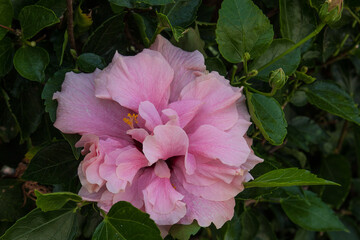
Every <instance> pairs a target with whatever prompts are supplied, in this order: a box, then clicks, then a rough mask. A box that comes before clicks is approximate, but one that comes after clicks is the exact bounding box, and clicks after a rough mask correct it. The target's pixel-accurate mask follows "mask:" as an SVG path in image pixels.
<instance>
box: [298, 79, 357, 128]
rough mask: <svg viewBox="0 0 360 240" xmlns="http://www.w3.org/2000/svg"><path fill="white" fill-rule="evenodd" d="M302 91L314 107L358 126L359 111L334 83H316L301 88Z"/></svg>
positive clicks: (345, 93) (348, 96) (347, 95)
mask: <svg viewBox="0 0 360 240" xmlns="http://www.w3.org/2000/svg"><path fill="white" fill-rule="evenodd" d="M303 91H305V93H306V95H307V97H308V100H309V102H310V103H311V104H313V105H315V106H316V107H318V108H320V109H322V110H325V111H327V112H329V113H332V114H334V115H337V116H339V117H342V118H344V119H346V120H348V121H351V122H354V123H356V124H358V125H360V116H359V109H358V108H357V107H356V106H355V103H354V100H353V99H352V98H351V97H350V95H349V94H348V93H347V92H345V91H344V90H343V89H341V88H340V87H338V86H337V85H335V84H334V83H330V82H323V81H316V82H314V83H313V84H311V85H307V86H305V87H303Z"/></svg>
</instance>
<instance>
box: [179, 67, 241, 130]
mask: <svg viewBox="0 0 360 240" xmlns="http://www.w3.org/2000/svg"><path fill="white" fill-rule="evenodd" d="M240 91H241V90H240V89H237V91H235V90H234V89H233V88H232V87H231V86H230V84H229V83H228V81H227V80H225V79H224V78H223V77H221V76H220V75H218V74H215V73H209V74H206V75H203V76H200V77H198V78H196V79H195V81H192V82H190V83H189V84H188V85H186V86H185V87H184V89H183V90H182V91H181V94H180V99H181V101H183V100H192V101H194V100H197V101H201V102H202V103H203V104H202V105H201V107H200V109H199V110H198V111H197V114H196V118H194V119H192V121H191V122H190V123H188V125H187V126H186V127H185V129H186V131H187V132H193V131H195V130H196V129H197V128H198V127H199V126H201V125H204V124H209V125H213V126H215V127H217V128H219V129H220V130H228V129H230V128H231V127H232V126H234V124H235V123H236V122H237V120H238V119H239V113H238V111H237V108H236V102H237V100H238V99H239V98H240V97H241V96H242V94H241V92H240Z"/></svg>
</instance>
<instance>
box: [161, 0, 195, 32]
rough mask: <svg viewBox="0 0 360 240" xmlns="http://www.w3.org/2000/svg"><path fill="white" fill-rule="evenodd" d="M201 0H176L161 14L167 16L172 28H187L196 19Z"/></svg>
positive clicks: (165, 7) (166, 6)
mask: <svg viewBox="0 0 360 240" xmlns="http://www.w3.org/2000/svg"><path fill="white" fill-rule="evenodd" d="M200 4H201V0H175V2H174V3H171V4H167V5H165V6H164V8H163V9H162V10H161V13H163V14H164V15H166V16H167V18H168V19H169V21H170V23H171V25H172V26H179V27H183V28H185V27H187V26H189V25H190V24H191V23H193V22H194V20H195V19H196V13H197V11H198V8H199V6H200Z"/></svg>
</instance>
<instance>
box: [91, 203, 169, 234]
mask: <svg viewBox="0 0 360 240" xmlns="http://www.w3.org/2000/svg"><path fill="white" fill-rule="evenodd" d="M92 239H93V240H103V239H108V240H115V239H122V240H138V239H147V240H161V239H162V238H161V236H160V231H159V229H157V227H156V224H155V223H154V221H153V220H151V219H150V218H149V215H148V214H146V213H143V212H142V211H140V210H139V209H137V208H135V207H133V206H132V205H131V204H130V203H128V202H118V203H116V204H114V205H113V206H112V208H111V209H110V211H109V213H108V214H107V215H106V216H105V218H104V220H103V221H102V222H101V223H100V224H99V226H98V227H97V228H96V230H95V232H94V235H93V237H92Z"/></svg>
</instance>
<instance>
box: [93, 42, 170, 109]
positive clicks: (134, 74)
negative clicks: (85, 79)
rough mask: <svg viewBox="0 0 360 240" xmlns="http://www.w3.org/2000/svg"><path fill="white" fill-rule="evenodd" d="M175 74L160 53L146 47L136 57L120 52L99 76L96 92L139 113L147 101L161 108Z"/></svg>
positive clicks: (96, 80) (97, 94)
mask: <svg viewBox="0 0 360 240" xmlns="http://www.w3.org/2000/svg"><path fill="white" fill-rule="evenodd" d="M173 77H174V71H173V69H172V68H171V67H170V65H169V64H168V62H167V61H166V60H165V59H164V57H163V56H162V55H161V54H160V53H159V52H156V51H152V50H149V49H144V50H143V51H142V52H141V53H139V54H137V55H135V56H121V55H120V54H117V53H116V54H115V56H114V58H113V61H112V64H111V65H109V66H108V67H106V68H105V69H104V70H103V71H102V72H101V73H100V74H99V75H98V76H97V77H96V79H95V83H96V92H95V94H96V96H97V97H101V98H105V99H113V100H115V101H117V102H118V103H120V104H121V105H122V106H124V107H126V108H129V109H131V110H133V111H135V112H136V111H137V110H138V107H139V105H140V103H141V102H143V101H150V102H151V103H153V104H154V106H155V107H156V108H157V109H158V110H161V109H162V108H164V106H166V104H167V102H168V100H169V95H170V84H171V82H172V80H173Z"/></svg>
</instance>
